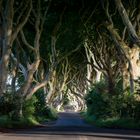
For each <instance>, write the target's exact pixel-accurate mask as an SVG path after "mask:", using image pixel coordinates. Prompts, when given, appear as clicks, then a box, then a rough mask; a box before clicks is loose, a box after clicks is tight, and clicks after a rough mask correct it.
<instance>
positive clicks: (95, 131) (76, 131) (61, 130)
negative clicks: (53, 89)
mask: <svg viewBox="0 0 140 140" xmlns="http://www.w3.org/2000/svg"><path fill="white" fill-rule="evenodd" d="M59 116H60V118H59V119H58V120H57V121H56V123H53V124H51V125H50V124H47V123H45V124H44V125H42V127H37V128H32V129H28V130H27V129H26V130H14V131H11V133H8V136H24V137H45V136H46V135H47V136H48V135H50V136H56V138H57V136H62V135H63V136H69V137H70V136H87V137H89V138H91V137H96V138H97V137H98V138H101V139H102V138H106V139H125V140H140V131H134V130H123V129H104V128H96V127H94V126H91V125H88V124H86V123H85V122H84V121H83V119H82V118H81V117H80V115H79V114H78V113H61V114H60V115H59Z"/></svg>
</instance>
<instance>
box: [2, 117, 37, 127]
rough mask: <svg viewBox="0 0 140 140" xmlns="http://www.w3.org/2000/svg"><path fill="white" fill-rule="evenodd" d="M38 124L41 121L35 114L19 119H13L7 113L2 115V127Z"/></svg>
mask: <svg viewBox="0 0 140 140" xmlns="http://www.w3.org/2000/svg"><path fill="white" fill-rule="evenodd" d="M38 124H39V122H38V121H37V120H36V118H34V117H33V116H29V117H26V118H22V119H20V120H18V121H13V120H11V119H10V118H9V117H8V116H6V115H3V116H0V127H2V128H25V127H32V126H35V125H38Z"/></svg>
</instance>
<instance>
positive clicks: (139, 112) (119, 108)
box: [85, 82, 140, 124]
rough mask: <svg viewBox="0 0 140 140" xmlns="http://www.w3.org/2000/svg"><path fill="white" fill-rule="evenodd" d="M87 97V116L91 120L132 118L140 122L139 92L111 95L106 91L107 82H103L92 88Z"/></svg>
mask: <svg viewBox="0 0 140 140" xmlns="http://www.w3.org/2000/svg"><path fill="white" fill-rule="evenodd" d="M85 99H86V104H87V113H86V118H87V120H88V121H89V122H91V121H96V120H97V121H98V120H107V119H108V118H118V120H119V119H120V120H123V121H124V120H125V119H126V120H127V119H130V120H133V121H137V122H140V119H139V116H140V96H139V95H138V94H130V93H129V92H126V93H123V94H118V95H109V94H108V93H107V92H106V87H105V84H103V83H102V82H101V83H97V84H96V85H95V86H94V87H93V88H92V89H91V91H90V92H89V93H88V94H87V96H86V97H85ZM107 122H108V121H107ZM109 122H110V121H109ZM117 123H118V121H117ZM111 124H112V123H111Z"/></svg>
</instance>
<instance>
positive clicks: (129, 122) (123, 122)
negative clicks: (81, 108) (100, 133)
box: [82, 113, 140, 129]
mask: <svg viewBox="0 0 140 140" xmlns="http://www.w3.org/2000/svg"><path fill="white" fill-rule="evenodd" d="M82 116H83V117H84V118H85V120H86V122H88V123H90V124H93V125H95V126H97V127H102V128H123V129H140V121H136V120H133V119H130V118H117V117H116V118H108V119H97V118H96V117H95V116H94V115H90V116H89V115H87V114H86V113H82Z"/></svg>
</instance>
